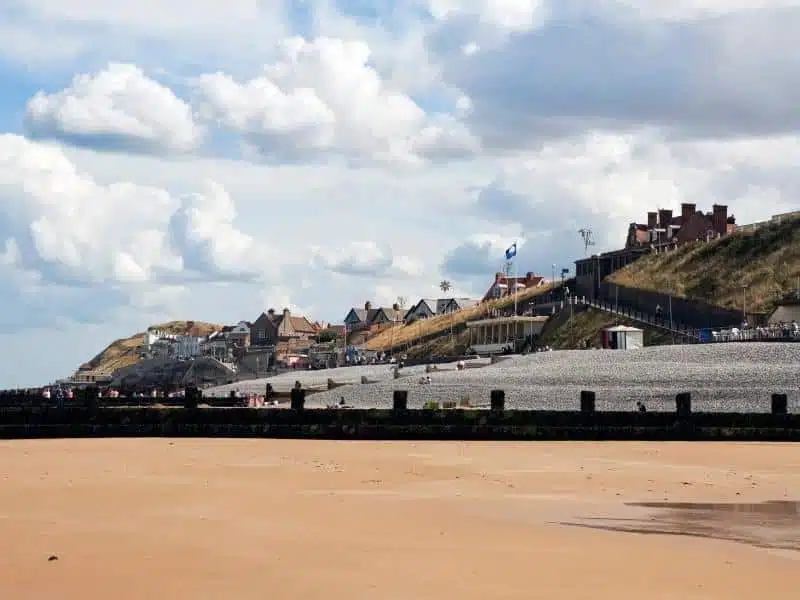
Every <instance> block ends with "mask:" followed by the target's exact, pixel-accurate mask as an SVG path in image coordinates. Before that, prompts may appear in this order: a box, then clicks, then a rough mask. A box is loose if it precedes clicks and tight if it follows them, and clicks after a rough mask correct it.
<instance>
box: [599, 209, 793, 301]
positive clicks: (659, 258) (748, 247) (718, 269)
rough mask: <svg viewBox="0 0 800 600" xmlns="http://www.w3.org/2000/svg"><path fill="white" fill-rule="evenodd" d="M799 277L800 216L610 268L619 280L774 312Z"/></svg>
mask: <svg viewBox="0 0 800 600" xmlns="http://www.w3.org/2000/svg"><path fill="white" fill-rule="evenodd" d="M798 278H800V218H794V219H787V220H786V221H784V222H782V223H777V224H772V225H768V226H766V227H762V228H761V229H757V230H755V231H754V232H748V233H742V232H738V233H734V234H731V235H728V236H725V237H723V238H720V239H718V240H714V241H712V242H710V243H704V242H696V243H693V244H687V245H686V246H683V247H681V248H679V249H677V250H675V251H672V252H667V253H664V254H652V255H648V256H645V257H643V258H641V259H639V260H638V261H636V262H635V263H633V264H631V265H629V266H627V267H625V268H624V269H621V270H620V271H617V272H616V273H614V274H612V275H611V276H610V277H609V278H608V281H612V282H614V283H618V284H620V285H624V286H628V287H635V288H640V289H646V290H653V291H659V292H664V293H669V294H672V295H675V296H680V297H685V298H697V299H701V300H705V301H706V302H709V303H711V304H716V305H718V306H724V307H727V308H736V309H741V308H742V304H743V302H744V300H745V292H744V290H743V286H747V291H746V302H747V310H748V312H754V313H758V312H760V313H766V312H771V311H772V310H773V309H774V308H775V305H776V303H777V301H778V300H779V299H780V298H782V297H783V296H785V295H786V294H787V293H788V292H789V291H791V290H792V289H794V288H795V287H796V286H797V285H798Z"/></svg>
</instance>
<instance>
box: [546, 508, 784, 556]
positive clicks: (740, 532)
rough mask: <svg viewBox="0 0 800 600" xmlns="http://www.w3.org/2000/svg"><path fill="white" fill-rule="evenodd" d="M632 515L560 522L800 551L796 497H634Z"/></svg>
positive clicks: (604, 528) (593, 527) (578, 525)
mask: <svg viewBox="0 0 800 600" xmlns="http://www.w3.org/2000/svg"><path fill="white" fill-rule="evenodd" d="M625 506H626V507H628V508H629V510H631V511H633V512H634V513H636V516H631V517H626V518H605V517H589V518H584V519H579V520H576V521H572V522H562V523H561V524H563V525H570V526H574V527H586V528H590V529H599V530H606V531H616V532H624V533H637V534H653V535H682V536H690V537H700V538H708V539H716V540H725V541H731V542H738V543H742V544H748V545H750V546H753V547H756V548H765V549H772V550H787V551H800V502H794V501H767V502H755V503H754V502H748V503H732V502H731V503H726V502H720V503H712V502H632V503H627V504H626V505H625Z"/></svg>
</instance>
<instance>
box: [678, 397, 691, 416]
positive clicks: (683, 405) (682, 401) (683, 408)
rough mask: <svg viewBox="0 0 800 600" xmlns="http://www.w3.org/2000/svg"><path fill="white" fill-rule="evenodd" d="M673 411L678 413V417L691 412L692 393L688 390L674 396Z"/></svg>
mask: <svg viewBox="0 0 800 600" xmlns="http://www.w3.org/2000/svg"><path fill="white" fill-rule="evenodd" d="M675 412H677V413H678V417H679V418H683V417H688V416H689V415H691V414H692V395H691V394H690V393H689V392H682V393H680V394H678V395H677V396H675Z"/></svg>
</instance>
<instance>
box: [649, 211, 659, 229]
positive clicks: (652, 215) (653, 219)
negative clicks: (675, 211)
mask: <svg viewBox="0 0 800 600" xmlns="http://www.w3.org/2000/svg"><path fill="white" fill-rule="evenodd" d="M656 227H658V213H657V212H649V213H647V228H648V229H655V228H656Z"/></svg>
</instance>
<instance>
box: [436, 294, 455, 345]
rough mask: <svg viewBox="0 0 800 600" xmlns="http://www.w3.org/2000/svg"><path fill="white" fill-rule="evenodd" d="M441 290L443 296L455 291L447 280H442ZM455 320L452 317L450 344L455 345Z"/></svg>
mask: <svg viewBox="0 0 800 600" xmlns="http://www.w3.org/2000/svg"><path fill="white" fill-rule="evenodd" d="M439 289H440V290H442V293H443V294H446V293H447V292H449V291H450V290H451V289H453V284H452V283H450V281H448V280H447V279H442V281H441V283H439ZM453 319H454V317H450V343H451V344H452V343H453Z"/></svg>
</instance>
